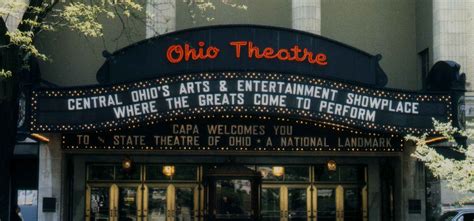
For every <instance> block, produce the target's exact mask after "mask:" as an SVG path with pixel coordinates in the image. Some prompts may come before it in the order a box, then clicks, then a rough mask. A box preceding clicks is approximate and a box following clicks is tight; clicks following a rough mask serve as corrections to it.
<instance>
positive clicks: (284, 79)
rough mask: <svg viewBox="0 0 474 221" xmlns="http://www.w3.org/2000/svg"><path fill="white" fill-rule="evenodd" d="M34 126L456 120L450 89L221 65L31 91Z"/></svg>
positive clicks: (408, 129) (407, 129)
mask: <svg viewBox="0 0 474 221" xmlns="http://www.w3.org/2000/svg"><path fill="white" fill-rule="evenodd" d="M32 95H33V96H32V97H33V98H32V99H33V101H32V102H31V104H32V115H31V116H32V119H31V130H32V131H42V132H58V131H61V132H68V131H87V130H89V131H97V130H109V131H114V130H118V129H120V128H135V127H139V126H146V125H150V124H155V123H158V122H160V121H175V120H178V119H187V118H194V117H197V116H210V115H214V114H219V115H226V114H235V115H239V116H247V115H259V116H261V115H264V116H275V117H282V118H287V119H292V120H305V121H316V122H324V123H327V124H332V125H338V126H340V127H350V128H363V129H366V130H373V131H380V132H389V133H395V132H396V133H421V132H430V131H432V118H435V119H437V120H440V121H449V120H451V119H452V112H453V111H452V108H453V105H451V96H450V95H448V94H421V93H414V92H404V91H400V90H383V89H373V88H368V87H362V86H357V85H351V84H345V83H341V82H335V81H329V80H323V79H320V78H312V77H308V76H303V75H287V74H279V73H256V72H220V73H200V74H186V75H179V76H172V77H162V78H158V79H155V80H148V81H140V82H135V83H129V84H117V85H112V86H105V87H101V86H96V87H83V88H68V89H38V90H34V91H33V94H32Z"/></svg>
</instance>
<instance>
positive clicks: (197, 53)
mask: <svg viewBox="0 0 474 221" xmlns="http://www.w3.org/2000/svg"><path fill="white" fill-rule="evenodd" d="M229 45H230V46H232V47H233V48H234V52H235V53H234V54H235V57H236V58H237V59H240V57H241V56H242V55H243V54H244V53H243V51H244V50H245V49H246V51H247V53H246V54H247V57H248V58H249V59H269V60H270V59H278V60H280V61H294V62H308V63H310V64H317V65H320V66H325V65H327V64H328V61H327V56H326V54H324V53H314V52H312V51H309V50H308V49H307V48H300V46H298V45H294V46H293V47H291V48H280V49H274V48H271V47H266V48H263V49H262V48H260V47H258V46H256V45H254V43H253V42H252V41H231V42H229ZM198 46H199V48H192V47H191V46H190V44H188V43H185V44H184V45H179V44H176V45H171V46H169V47H168V50H167V51H166V59H167V60H168V61H169V62H170V63H173V64H177V63H180V62H182V61H190V60H194V61H196V60H206V59H211V60H212V59H215V58H216V57H217V56H219V52H220V49H219V48H217V47H214V46H208V47H207V48H204V47H205V43H204V42H203V41H200V42H198Z"/></svg>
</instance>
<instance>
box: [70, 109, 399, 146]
mask: <svg viewBox="0 0 474 221" xmlns="http://www.w3.org/2000/svg"><path fill="white" fill-rule="evenodd" d="M325 127H326V126H324V125H318V124H317V123H316V124H315V123H309V122H305V123H289V122H282V121H263V120H258V119H252V120H249V121H245V122H244V121H242V119H238V118H234V119H229V118H219V117H218V118H213V119H206V120H198V121H196V120H192V121H180V122H173V123H163V124H160V125H159V126H155V127H147V128H143V129H135V130H134V131H133V133H129V132H123V131H121V132H112V133H66V134H63V135H62V146H63V148H65V149H87V150H98V149H99V150H100V149H106V150H168V151H171V150H174V151H187V150H194V151H207V150H220V151H369V152H370V151H386V152H394V151H402V150H403V137H401V136H398V135H384V136H383V135H378V134H375V133H371V134H369V133H353V132H351V131H350V130H344V129H342V130H341V129H339V130H334V129H331V127H326V128H325ZM328 131H331V133H328Z"/></svg>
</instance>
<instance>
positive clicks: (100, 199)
mask: <svg viewBox="0 0 474 221" xmlns="http://www.w3.org/2000/svg"><path fill="white" fill-rule="evenodd" d="M86 192H87V194H86V221H108V220H110V218H111V217H112V216H111V215H113V214H112V212H113V211H112V210H111V207H110V204H111V196H110V195H111V194H110V192H111V188H110V185H93V186H91V185H88V186H87V191H86Z"/></svg>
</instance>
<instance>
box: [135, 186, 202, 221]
mask: <svg viewBox="0 0 474 221" xmlns="http://www.w3.org/2000/svg"><path fill="white" fill-rule="evenodd" d="M198 194H199V193H198V188H197V187H196V185H179V184H177V185H174V184H168V185H163V184H162V185H157V184H150V185H148V187H147V188H146V192H145V196H146V198H145V204H144V205H145V206H144V218H145V219H144V220H145V221H191V220H198V217H197V215H198V210H197V208H198V205H197V204H198V200H197V199H198V198H199V196H198Z"/></svg>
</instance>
